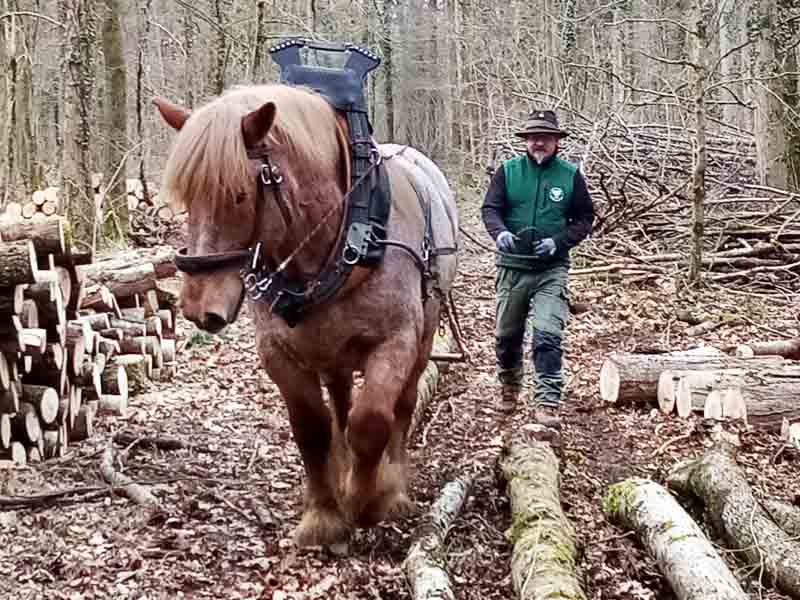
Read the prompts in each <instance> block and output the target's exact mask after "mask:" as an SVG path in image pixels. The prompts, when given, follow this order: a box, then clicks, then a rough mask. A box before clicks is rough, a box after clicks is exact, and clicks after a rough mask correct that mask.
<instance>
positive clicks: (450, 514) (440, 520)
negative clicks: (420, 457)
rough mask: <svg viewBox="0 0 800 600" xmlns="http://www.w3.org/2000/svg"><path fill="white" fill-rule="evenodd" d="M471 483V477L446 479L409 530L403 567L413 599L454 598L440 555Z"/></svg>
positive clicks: (453, 599) (445, 599)
mask: <svg viewBox="0 0 800 600" xmlns="http://www.w3.org/2000/svg"><path fill="white" fill-rule="evenodd" d="M471 487H472V478H471V477H462V478H459V479H456V480H455V481H451V482H449V483H448V484H447V485H446V486H444V489H443V490H442V494H441V496H439V498H438V499H437V500H436V502H434V504H433V506H432V507H431V509H430V511H429V512H428V514H427V515H426V518H425V520H424V521H423V522H422V523H421V524H420V525H418V526H417V528H416V530H415V531H414V533H413V534H412V536H411V539H412V540H413V541H412V543H411V548H410V549H409V551H408V556H407V557H406V559H405V561H404V563H403V567H404V570H405V574H406V578H407V580H408V583H409V586H410V587H411V590H412V596H413V597H414V600H455V597H456V596H455V594H454V593H453V589H452V587H451V585H450V578H449V576H448V575H447V571H446V570H445V568H444V562H445V561H444V560H443V558H442V555H443V554H444V553H445V548H444V541H445V538H446V537H447V533H448V531H449V530H450V528H451V527H452V525H453V521H455V519H456V517H458V515H459V513H460V512H461V508H462V507H463V506H464V503H465V502H466V500H467V498H468V497H469V492H470V489H471Z"/></svg>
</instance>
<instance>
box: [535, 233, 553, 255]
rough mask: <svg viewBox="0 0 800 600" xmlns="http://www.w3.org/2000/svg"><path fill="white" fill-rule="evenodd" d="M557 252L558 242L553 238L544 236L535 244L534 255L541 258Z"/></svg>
mask: <svg viewBox="0 0 800 600" xmlns="http://www.w3.org/2000/svg"><path fill="white" fill-rule="evenodd" d="M555 253H556V242H555V240H554V239H553V238H544V239H543V240H539V241H538V242H536V243H535V244H534V245H533V255H534V256H538V257H540V258H544V257H546V256H553V254H555Z"/></svg>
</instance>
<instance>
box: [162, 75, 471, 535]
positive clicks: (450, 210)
mask: <svg viewBox="0 0 800 600" xmlns="http://www.w3.org/2000/svg"><path fill="white" fill-rule="evenodd" d="M154 104H155V105H156V106H157V107H158V109H159V111H160V113H161V115H162V117H163V118H164V120H165V121H166V123H167V124H168V125H169V126H171V127H172V128H173V129H175V130H176V131H177V132H178V133H177V135H176V137H175V139H174V141H173V146H172V149H171V151H170V154H169V158H168V160H167V163H166V166H165V172H164V186H163V193H165V194H167V197H168V198H169V200H170V202H173V203H177V204H179V205H181V206H182V207H184V208H185V209H186V210H187V211H188V220H187V224H188V241H187V247H186V248H185V249H184V250H182V251H181V252H182V253H183V254H184V255H186V256H189V257H199V258H202V259H205V260H207V261H210V263H211V268H205V269H197V270H196V271H195V270H192V269H183V270H184V271H189V272H184V279H183V287H182V290H181V300H180V304H181V309H182V312H183V314H184V316H185V317H186V318H187V319H189V320H190V321H192V322H194V323H195V324H196V325H197V326H198V327H200V328H202V329H205V330H209V331H212V332H214V331H219V330H221V329H222V328H223V327H225V326H226V325H227V324H228V323H231V322H232V321H233V320H234V319H235V318H236V315H237V313H238V310H239V307H240V305H241V301H242V295H243V289H244V288H243V279H242V273H240V268H239V266H240V265H238V264H236V263H231V262H230V261H226V260H217V259H216V258H215V257H217V258H218V257H228V256H238V255H239V254H241V255H242V256H244V255H245V254H247V252H243V251H246V250H248V249H250V254H249V256H250V257H252V256H254V253H253V251H252V249H253V248H254V247H256V248H257V250H256V251H255V253H257V254H258V255H259V259H263V260H264V262H266V263H268V264H272V265H279V264H280V265H282V267H281V268H285V271H284V273H285V274H286V275H287V276H288V277H290V278H295V279H299V280H311V281H313V279H314V277H315V276H316V275H317V274H318V273H320V272H321V269H323V267H324V266H325V264H326V262H327V261H329V260H330V256H331V253H332V249H333V248H334V247H335V246H336V243H337V240H339V237H340V236H341V231H340V230H341V226H342V222H343V219H344V218H345V204H346V199H347V194H348V192H349V191H350V189H351V178H350V176H351V169H352V165H353V160H352V158H351V154H350V146H349V138H348V128H347V127H348V126H347V121H346V119H345V118H344V117H343V115H342V114H341V113H339V112H337V111H336V110H335V109H334V108H332V107H331V106H330V104H329V103H328V102H327V101H326V100H325V98H324V97H322V96H320V95H319V94H317V93H315V92H313V91H311V90H308V89H306V88H302V87H293V86H288V85H284V84H274V85H257V86H244V87H238V88H235V89H232V90H229V91H227V92H226V93H224V94H223V95H221V96H220V97H218V98H216V99H214V100H212V101H210V102H209V103H208V104H206V105H205V106H203V107H201V108H199V109H198V110H196V111H193V112H190V111H189V110H187V109H185V108H182V107H180V106H178V105H176V104H173V103H171V102H168V101H166V100H163V99H156V100H154ZM259 148H261V149H262V150H263V149H265V148H266V149H268V160H267V162H266V164H267V166H268V167H269V169H268V172H267V179H266V180H265V183H266V182H267V181H268V182H269V183H270V185H261V184H258V185H257V177H259V173H260V172H261V176H263V171H260V169H263V167H264V164H265V162H264V161H265V159H264V157H263V156H261V155H260V154H259V152H258V151H255V152H254V149H259ZM375 149H376V155H375V158H376V160H374V163H376V164H379V165H381V167H380V168H383V169H385V170H386V175H387V177H388V183H389V186H390V189H391V212H390V216H389V219H388V222H387V223H388V224H387V233H386V238H385V239H386V240H387V241H390V242H392V243H393V245H388V246H386V248H385V253H384V254H383V257H382V259H381V260H380V261H379V262H378V263H377V264H375V265H371V266H355V267H354V268H353V269H352V271H350V272H349V274H348V275H347V278H346V280H345V282H344V284H343V285H342V286H341V287H340V288H339V289H338V290H337V291H336V292H335V294H334V295H332V296H331V297H329V298H326V299H325V301H323V302H322V303H320V304H319V305H317V306H315V307H313V309H312V310H310V311H308V313H307V314H305V315H304V317H303V319H302V320H300V321H299V322H298V323H296V324H292V325H293V326H290V324H288V323H287V322H286V320H284V319H283V318H282V317H281V316H279V315H277V314H275V313H274V312H273V310H272V309H273V308H274V307H273V306H271V305H270V304H269V303H264V302H259V301H254V300H252V299H250V300H249V301H250V305H249V306H250V309H251V312H252V315H253V320H254V323H255V329H256V340H257V350H258V353H259V357H260V359H261V363H262V365H263V367H264V369H265V370H266V371H267V373H268V375H269V376H270V378H271V379H272V381H273V382H274V383H275V384H276V385H277V386H278V388H279V389H280V393H281V395H282V397H283V400H284V402H285V404H286V407H287V410H288V414H289V419H290V422H291V427H292V433H293V437H294V440H295V442H296V443H297V446H298V448H299V450H300V454H301V456H302V460H303V465H304V467H305V472H306V494H305V509H304V514H303V516H302V519H301V520H300V523H299V525H298V526H297V528H296V529H295V532H294V537H295V541H296V543H297V544H298V545H300V546H308V545H327V544H333V543H338V542H341V541H345V540H346V539H347V538H348V537H349V535H350V534H351V532H352V530H353V528H354V527H356V526H364V527H369V526H373V525H375V524H376V523H378V522H379V521H381V520H384V519H387V518H391V517H394V516H399V515H402V514H405V513H407V512H408V511H409V510H411V509H412V508H413V504H412V503H411V501H410V499H409V497H408V495H407V468H406V467H407V460H406V436H407V433H408V428H409V424H410V422H411V418H412V414H413V412H414V408H415V404H416V398H417V381H418V379H419V376H420V374H421V373H422V371H423V369H424V367H425V366H426V364H427V361H428V359H429V357H430V354H431V349H432V345H433V337H434V333H435V331H436V329H437V326H438V324H439V318H440V312H441V311H443V310H444V306H443V305H444V300H443V298H444V297H445V296H444V295H445V294H446V293H447V292H448V290H449V288H450V285H451V283H452V281H453V278H454V277H455V273H456V263H457V254H456V252H455V248H456V247H457V235H458V234H457V232H458V221H457V212H456V206H455V201H454V198H453V193H452V192H451V189H450V188H449V186H448V184H447V181H446V179H445V177H444V175H443V174H442V172H441V171H440V170H439V169H438V167H436V165H434V163H433V162H432V161H431V160H430V159H428V158H427V157H426V156H424V155H423V154H422V153H420V152H418V151H417V150H414V149H412V148H404V147H400V146H392V145H379V146H376V147H375ZM254 154H257V155H259V156H260V158H259V159H254V158H253V155H254ZM262 154H263V153H262ZM378 154H380V155H381V156H382V159H381V160H377V155H378ZM270 171H271V172H272V173H275V174H277V173H279V175H276V176H275V177H270V175H271V174H272V173H270ZM426 213H427V215H426ZM426 224H429V229H428V230H427V231H428V232H429V234H432V236H428V239H430V237H432V239H433V241H434V246H435V247H438V248H449V249H450V250H451V252H449V253H448V252H441V253H437V252H435V251H434V252H431V259H430V260H432V261H433V262H434V263H435V265H434V266H435V269H434V270H435V272H436V274H435V277H433V279H431V277H430V276H426V275H425V274H424V273H423V270H424V269H422V268H421V267H420V260H419V257H420V256H423V257H425V256H426V253H425V252H424V244H423V240H424V239H425V237H426V236H425V233H426ZM259 243H260V245H258V244H259ZM403 246H405V248H404V247H403ZM409 248H410V249H412V251H409V250H408V249H409ZM413 250H416V252H414V251H413ZM215 260H216V262H215ZM176 262H177V261H176ZM206 266H208V265H206ZM428 275H430V272H428ZM426 284H427V285H426ZM426 288H427V291H428V293H426ZM354 374H360V375H361V376H362V377H363V384H362V385H360V386H358V387H356V388H355V389H354V385H353V382H354ZM323 386H324V387H325V388H327V391H328V395H329V397H330V405H331V406H330V408H329V405H328V403H327V402H326V400H325V398H324V396H323ZM334 421H335V424H334Z"/></svg>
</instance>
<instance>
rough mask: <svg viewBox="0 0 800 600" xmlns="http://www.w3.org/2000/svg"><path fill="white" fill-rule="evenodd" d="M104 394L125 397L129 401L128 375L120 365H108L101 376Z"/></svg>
mask: <svg viewBox="0 0 800 600" xmlns="http://www.w3.org/2000/svg"><path fill="white" fill-rule="evenodd" d="M100 379H101V389H102V390H103V394H114V395H117V396H125V399H126V400H127V399H128V374H127V372H126V371H125V368H124V367H122V366H120V365H114V364H108V365H106V368H105V369H103V373H102V375H101V376H100Z"/></svg>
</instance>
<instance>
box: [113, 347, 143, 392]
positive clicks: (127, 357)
mask: <svg viewBox="0 0 800 600" xmlns="http://www.w3.org/2000/svg"><path fill="white" fill-rule="evenodd" d="M111 364H112V365H118V366H121V367H122V368H124V369H125V373H126V374H127V376H128V391H129V393H130V395H131V396H135V395H137V394H143V393H144V392H146V391H147V390H148V389H150V376H151V374H152V365H151V364H150V363H149V361H147V360H146V357H145V356H144V355H142V354H119V355H117V356H115V357H114V358H113V359H112V360H111Z"/></svg>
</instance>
